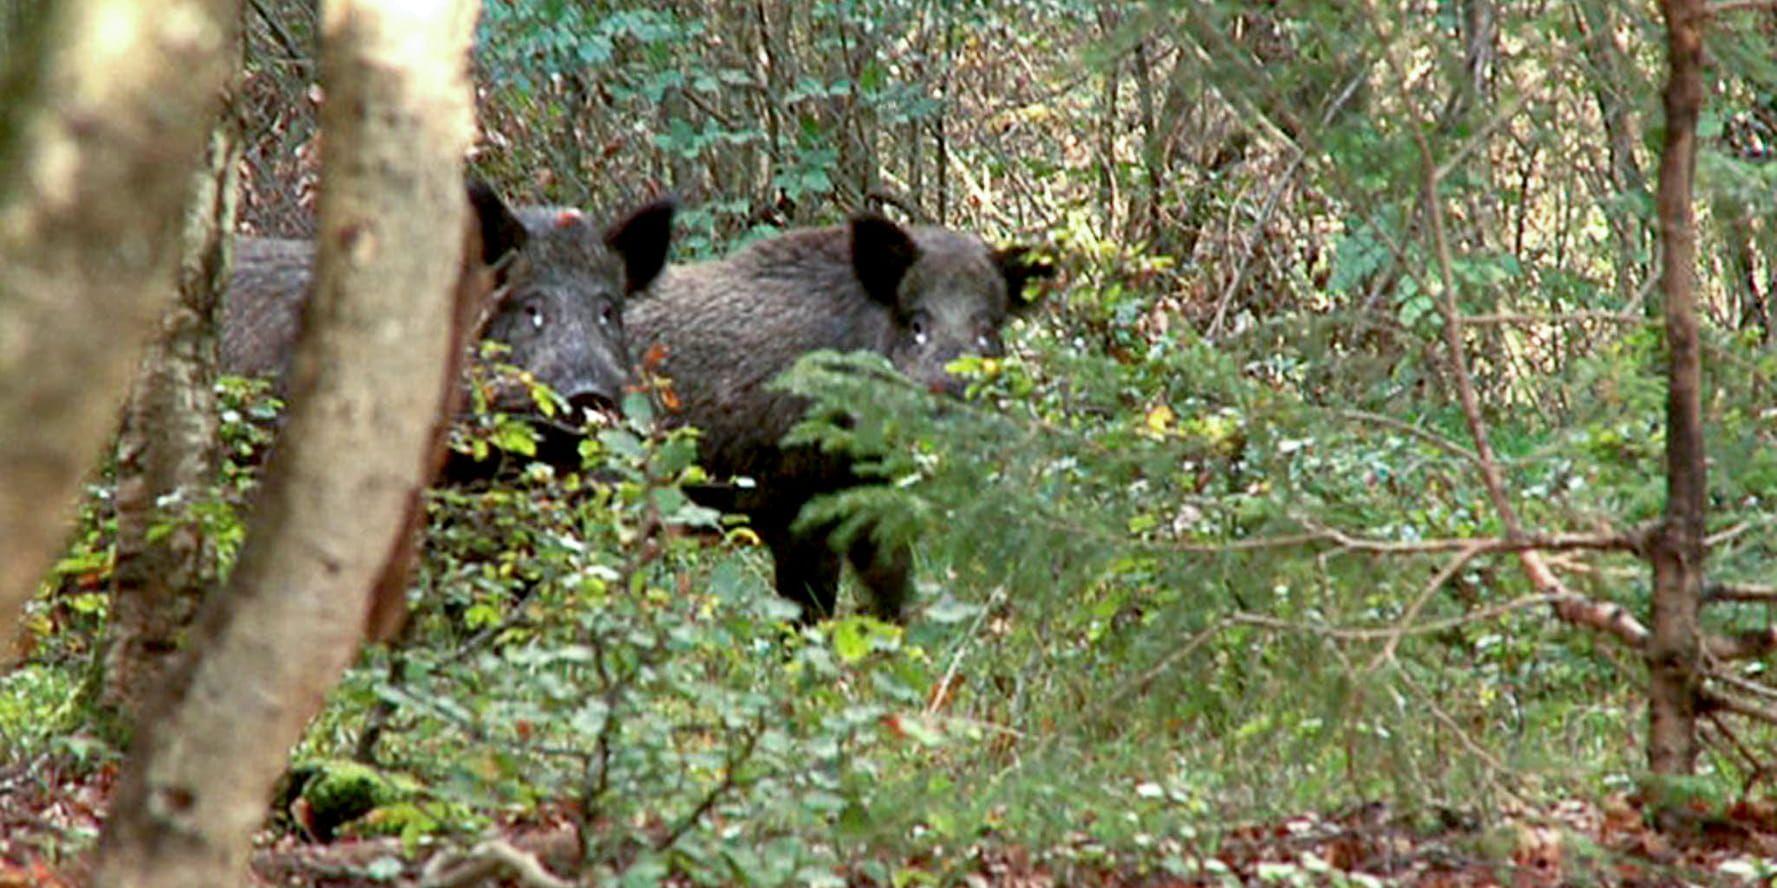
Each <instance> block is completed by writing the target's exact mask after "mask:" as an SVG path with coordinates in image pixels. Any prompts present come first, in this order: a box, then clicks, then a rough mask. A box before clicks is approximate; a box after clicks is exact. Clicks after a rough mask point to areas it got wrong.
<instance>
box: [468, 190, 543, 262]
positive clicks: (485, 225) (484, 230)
mask: <svg viewBox="0 0 1777 888" xmlns="http://www.w3.org/2000/svg"><path fill="white" fill-rule="evenodd" d="M468 191H469V208H470V209H471V210H472V211H474V213H475V221H476V224H477V225H479V226H480V227H481V261H482V262H483V263H485V264H487V265H493V264H495V263H496V262H499V261H500V259H501V258H502V257H504V256H505V255H506V254H507V253H515V252H517V251H519V250H521V249H524V242H525V239H526V238H527V237H529V235H527V234H526V233H525V229H524V223H522V222H519V221H518V217H517V216H514V215H512V210H511V209H510V208H508V207H507V206H506V202H505V201H503V200H501V199H500V193H499V192H497V191H495V190H494V189H493V187H492V186H490V185H488V184H487V183H486V182H483V181H481V179H479V178H477V177H474V176H471V177H469V186H468Z"/></svg>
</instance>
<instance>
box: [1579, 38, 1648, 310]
mask: <svg viewBox="0 0 1777 888" xmlns="http://www.w3.org/2000/svg"><path fill="white" fill-rule="evenodd" d="M1576 15H1577V16H1578V17H1579V26H1580V47H1581V48H1582V50H1583V51H1584V53H1585V56H1586V59H1587V62H1588V64H1589V65H1590V66H1591V68H1592V72H1591V76H1590V77H1588V78H1587V80H1588V82H1589V83H1590V84H1591V89H1592V97H1593V100H1594V101H1595V102H1597V104H1598V114H1599V118H1600V119H1601V120H1602V122H1603V123H1604V137H1605V149H1606V151H1608V152H1609V158H1610V184H1611V188H1612V190H1613V191H1614V194H1613V195H1612V197H1613V198H1620V197H1621V196H1622V195H1628V194H1635V193H1639V192H1641V191H1642V190H1643V189H1645V188H1646V187H1647V181H1646V178H1645V177H1644V176H1643V175H1642V171H1641V165H1640V163H1639V162H1637V161H1636V159H1635V146H1636V145H1637V144H1639V143H1640V141H1641V127H1640V125H1639V123H1638V122H1637V120H1636V117H1635V108H1634V105H1633V104H1631V103H1630V102H1628V101H1627V100H1625V98H1624V95H1625V94H1626V93H1628V92H1629V91H1630V90H1631V88H1632V86H1633V81H1632V79H1631V78H1634V77H1635V76H1636V74H1635V67H1634V65H1633V64H1631V63H1630V62H1629V60H1628V59H1627V58H1625V56H1624V53H1623V50H1622V48H1621V47H1619V46H1618V45H1617V42H1616V36H1615V34H1616V30H1617V16H1616V12H1615V10H1614V9H1613V7H1612V6H1611V5H1610V4H1608V3H1605V4H1593V3H1580V4H1577V8H1576ZM1625 203H1626V202H1625V201H1623V200H1621V199H1611V200H1605V201H1603V202H1602V207H1603V210H1604V213H1605V218H1606V219H1607V220H1608V221H1609V223H1610V229H1611V236H1612V237H1613V238H1615V240H1616V242H1617V262H1616V278H1617V280H1616V287H1617V293H1618V295H1620V296H1621V297H1622V299H1623V300H1624V302H1625V303H1627V302H1628V300H1629V299H1631V298H1632V297H1633V295H1634V294H1635V291H1636V289H1637V288H1638V287H1640V285H1641V280H1642V278H1643V276H1644V268H1643V265H1642V257H1643V254H1644V252H1645V250H1644V248H1643V245H1644V243H1645V228H1644V225H1643V223H1642V221H1641V220H1640V219H1638V218H1636V216H1635V214H1634V213H1633V212H1631V211H1629V210H1627V209H1625V207H1624V204H1625Z"/></svg>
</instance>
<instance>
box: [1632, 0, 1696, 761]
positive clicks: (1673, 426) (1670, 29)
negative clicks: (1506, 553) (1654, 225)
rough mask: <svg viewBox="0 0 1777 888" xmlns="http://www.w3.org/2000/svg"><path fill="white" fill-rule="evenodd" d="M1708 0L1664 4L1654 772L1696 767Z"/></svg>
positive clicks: (1651, 653)
mask: <svg viewBox="0 0 1777 888" xmlns="http://www.w3.org/2000/svg"><path fill="white" fill-rule="evenodd" d="M1703 6H1704V3H1703V0H1663V2H1662V3H1661V4H1660V9H1661V12H1662V14H1663V15H1664V16H1665V18H1666V35H1667V66H1668V70H1667V80H1666V137H1665V143H1664V145H1663V146H1662V148H1661V155H1660V190H1659V195H1658V199H1657V201H1656V207H1657V210H1658V213H1659V220H1660V240H1661V242H1662V243H1663V244H1664V247H1665V248H1664V249H1663V250H1662V251H1661V253H1662V265H1661V268H1660V291H1661V293H1662V294H1663V295H1664V297H1665V308H1666V375H1667V389H1666V516H1665V520H1664V522H1663V523H1662V526H1661V528H1660V530H1659V532H1658V533H1656V534H1655V535H1654V538H1653V540H1652V546H1651V552H1650V553H1649V558H1650V560H1651V561H1652V562H1653V573H1654V589H1653V626H1652V630H1653V637H1652V639H1651V641H1650V643H1649V646H1648V672H1649V687H1648V737H1647V743H1648V750H1647V755H1648V767H1649V768H1650V769H1651V770H1652V771H1653V772H1654V773H1656V774H1689V773H1692V771H1693V770H1694V769H1695V767H1696V763H1697V734H1696V727H1697V697H1698V690H1699V687H1700V685H1701V678H1700V675H1699V668H1700V666H1701V665H1702V664H1701V660H1700V657H1699V643H1698V625H1697V610H1698V606H1699V603H1700V602H1701V600H1702V589H1703V507H1704V496H1705V493H1706V491H1707V478H1706V474H1705V467H1704V462H1703V421H1702V396H1701V388H1702V367H1701V355H1700V350H1699V347H1698V335H1697V291H1696V280H1695V275H1696V266H1697V228H1696V218H1695V214H1694V211H1693V208H1692V197H1691V194H1692V187H1691V186H1692V181H1691V179H1692V173H1693V172H1694V171H1695V169H1696V159H1697V118H1698V115H1699V113H1700V111H1701V109H1702V106H1703V72H1702V68H1703V34H1702V27H1703V18H1704V9H1703Z"/></svg>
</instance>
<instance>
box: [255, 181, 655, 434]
mask: <svg viewBox="0 0 1777 888" xmlns="http://www.w3.org/2000/svg"><path fill="white" fill-rule="evenodd" d="M469 191H470V202H471V204H472V205H473V206H474V208H475V213H476V217H477V220H478V222H479V225H480V228H481V236H482V244H483V247H482V255H483V258H484V260H485V261H486V262H488V263H489V264H490V265H494V266H495V267H496V269H498V271H499V283H500V287H499V288H498V289H497V290H496V291H495V294H494V296H493V302H492V304H491V305H489V306H487V307H486V308H485V309H484V311H483V312H482V317H483V318H484V320H483V322H482V324H481V328H480V334H481V338H484V339H491V340H495V341H498V342H501V343H504V344H505V345H506V347H507V349H506V351H505V353H504V354H503V355H501V356H500V357H499V358H498V360H499V361H500V362H502V363H506V364H510V365H512V366H514V367H517V368H518V369H520V370H527V371H529V372H530V373H531V374H532V375H533V376H534V377H535V378H536V379H537V381H539V382H542V383H544V384H546V385H548V386H549V387H550V388H551V389H554V390H555V392H556V393H557V394H559V395H561V396H562V397H563V398H564V399H565V400H566V401H567V402H568V404H569V405H570V407H573V408H579V409H584V410H602V409H608V408H611V407H614V406H615V405H616V404H617V403H618V401H619V400H621V398H622V394H623V386H624V385H625V383H626V382H627V380H628V368H629V351H628V343H627V340H626V338H625V336H624V330H623V308H624V304H625V302H626V301H627V300H628V298H629V297H630V296H631V295H633V294H634V293H636V292H637V291H639V290H642V289H643V288H645V287H647V286H648V285H649V284H650V283H651V282H652V281H653V280H654V278H655V276H656V275H658V274H659V273H660V270H661V268H662V266H664V264H665V262H666V250H667V245H668V241H669V239H670V237H671V231H672V216H673V204H672V202H671V201H665V200H663V201H656V202H654V203H651V204H648V205H646V206H644V207H642V208H640V209H638V210H636V211H635V212H633V213H631V214H630V215H628V216H626V217H624V218H623V219H621V220H620V221H618V222H617V223H616V224H614V225H612V226H611V227H609V228H608V229H606V230H604V231H603V232H602V233H601V232H600V231H599V230H598V229H597V228H595V227H594V226H593V224H592V223H591V222H590V221H589V220H588V219H587V217H585V216H584V215H582V214H581V213H580V212H579V211H577V210H564V209H559V208H553V207H526V208H521V209H519V210H517V211H516V212H514V211H512V210H510V209H508V208H507V206H506V204H505V203H504V202H503V201H501V200H500V198H499V196H498V195H497V194H495V193H494V192H493V191H492V190H491V189H489V188H487V187H486V186H483V185H480V184H479V183H476V184H472V185H471V186H470V189H469ZM313 260H314V246H313V244H311V243H309V242H306V241H287V240H271V239H261V238H243V239H241V240H240V241H239V242H238V245H237V254H236V262H235V271H234V277H233V279H232V280H231V281H230V283H229V291H228V295H227V297H226V300H225V302H224V308H223V321H222V342H221V350H222V369H223V371H224V372H227V373H233V374H237V375H242V376H261V377H269V378H271V379H273V380H275V381H278V383H279V390H280V391H281V390H282V389H281V383H282V380H283V377H284V374H285V373H286V371H287V370H288V365H289V361H290V355H291V352H292V351H293V349H294V346H295V342H296V332H297V329H298V328H299V326H300V324H301V318H302V312H303V306H304V305H305V304H306V302H307V299H308V292H309V282H310V280H311V276H312V269H311V266H312V264H313ZM490 406H492V407H494V408H495V409H499V410H505V411H510V412H515V413H517V412H527V411H530V410H531V409H532V407H533V406H534V405H533V403H532V401H531V398H530V394H529V392H528V391H527V390H526V388H525V387H524V386H520V385H513V386H509V387H501V388H499V389H498V390H497V391H496V392H495V393H494V397H493V403H492V404H491V405H490ZM576 418H577V417H576Z"/></svg>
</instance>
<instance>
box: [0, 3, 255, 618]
mask: <svg viewBox="0 0 1777 888" xmlns="http://www.w3.org/2000/svg"><path fill="white" fill-rule="evenodd" d="M237 9H238V6H237V4H236V3H235V2H233V0H167V2H164V3H158V4H153V5H150V4H143V3H136V2H126V0H68V2H65V3H62V4H60V5H57V6H53V7H51V8H49V9H48V10H47V12H46V13H45V15H46V19H45V20H44V21H43V22H42V25H41V30H40V31H37V32H34V33H33V35H32V36H33V37H34V38H37V39H32V40H19V41H17V42H16V44H15V45H16V46H17V48H18V49H19V51H20V52H30V51H40V52H42V53H44V55H42V56H41V57H40V58H38V59H36V60H35V63H34V64H33V62H32V61H31V60H25V59H21V58H11V59H8V60H6V64H7V65H8V66H9V67H8V78H7V83H6V85H5V86H6V88H7V89H8V94H6V95H0V116H3V117H4V121H3V122H4V124H5V125H4V126H0V379H4V380H5V381H6V382H5V384H4V385H0V634H9V633H10V630H11V627H12V625H13V621H14V619H15V618H16V617H17V615H18V611H19V608H20V607H21V606H22V605H23V604H24V601H25V599H26V598H28V597H29V596H30V594H31V592H32V590H33V589H34V588H35V587H36V585H37V582H38V581H39V580H40V579H41V578H42V576H43V572H44V570H46V569H47V568H48V567H49V565H50V563H51V561H52V560H53V558H54V556H55V552H56V549H57V547H58V546H60V545H61V543H62V541H63V536H64V534H66V533H67V531H68V527H69V517H70V516H71V515H72V513H73V506H74V499H75V495H76V493H77V492H78V490H79V486H80V482H81V479H82V478H83V477H84V476H85V474H86V472H87V470H88V469H89V468H90V467H91V466H92V465H93V463H94V462H95V461H96V458H97V457H98V455H99V452H100V450H101V449H102V448H103V447H104V445H105V443H106V441H107V440H108V438H109V436H110V433H111V431H112V429H113V427H114V425H115V423H116V421H117V409H118V406H119V404H121V403H122V401H123V397H124V393H125V390H126V388H127V386H128V384H129V378H130V374H131V372H132V371H133V370H134V369H135V366H136V359H137V357H138V356H139V355H140V353H141V348H142V344H143V342H144V341H145V340H146V339H147V338H148V336H149V335H150V334H151V333H152V331H153V329H154V321H155V319H156V318H157V317H159V316H160V313H161V311H162V310H163V309H164V308H165V307H166V306H167V304H168V303H169V302H170V301H171V297H172V293H173V270H174V268H175V266H176V263H177V261H178V256H179V222H180V219H181V213H180V208H181V207H182V206H183V205H184V203H185V198H186V196H187V193H188V183H189V181H190V173H191V171H192V170H193V169H194V168H195V167H196V166H197V162H198V160H199V159H200V158H201V157H202V156H203V146H204V139H205V137H206V136H207V134H208V133H209V132H210V128H211V122H212V121H213V119H214V116H215V114H216V111H217V107H218V96H219V94H220V92H221V90H222V87H223V84H224V83H225V81H226V79H227V76H228V71H229V70H230V67H231V64H232V59H231V58H230V56H229V51H228V48H229V47H230V46H232V45H233V44H234V39H233V32H234V29H235V27H236V23H237V20H238V14H237V11H236V10H237ZM40 47H42V49H39V48H40ZM21 72H22V73H21Z"/></svg>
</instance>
